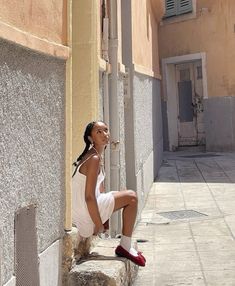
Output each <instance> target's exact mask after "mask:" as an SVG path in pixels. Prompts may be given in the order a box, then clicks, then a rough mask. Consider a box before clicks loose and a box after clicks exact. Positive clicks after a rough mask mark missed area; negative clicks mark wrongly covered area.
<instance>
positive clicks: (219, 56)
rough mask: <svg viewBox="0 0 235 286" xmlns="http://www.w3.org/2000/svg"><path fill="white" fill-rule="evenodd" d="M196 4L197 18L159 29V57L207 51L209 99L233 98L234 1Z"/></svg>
mask: <svg viewBox="0 0 235 286" xmlns="http://www.w3.org/2000/svg"><path fill="white" fill-rule="evenodd" d="M196 2H197V13H196V18H193V19H191V20H187V21H181V22H176V23H171V24H170V23H168V24H165V23H163V25H162V26H160V30H159V48H160V58H167V57H172V56H179V55H186V54H191V53H198V52H206V68H207V80H208V96H209V97H212V96H232V95H235V73H234V70H235V48H234V47H235V33H234V32H235V31H234V19H235V1H233V0H197V1H196ZM175 18H177V17H175Z"/></svg>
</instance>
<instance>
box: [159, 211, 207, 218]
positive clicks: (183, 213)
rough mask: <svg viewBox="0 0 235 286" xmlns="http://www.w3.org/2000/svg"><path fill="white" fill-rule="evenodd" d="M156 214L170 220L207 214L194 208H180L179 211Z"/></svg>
mask: <svg viewBox="0 0 235 286" xmlns="http://www.w3.org/2000/svg"><path fill="white" fill-rule="evenodd" d="M158 215H161V216H163V217H165V218H168V219H171V220H177V219H187V218H195V217H202V216H207V215H206V214H203V213H199V212H197V211H194V210H180V211H170V212H161V213H158Z"/></svg>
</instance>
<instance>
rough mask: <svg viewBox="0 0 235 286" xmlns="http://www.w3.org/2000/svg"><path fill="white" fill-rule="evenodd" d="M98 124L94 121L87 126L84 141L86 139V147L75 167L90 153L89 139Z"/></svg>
mask: <svg viewBox="0 0 235 286" xmlns="http://www.w3.org/2000/svg"><path fill="white" fill-rule="evenodd" d="M96 123H97V121H92V122H90V123H89V124H87V126H86V129H85V132H84V135H83V139H84V142H85V143H86V147H85V149H84V150H83V151H82V153H81V154H80V155H79V156H78V158H77V160H76V161H75V162H74V163H73V165H74V166H75V167H76V166H77V165H78V162H79V161H81V160H82V158H83V156H84V155H85V154H86V153H87V152H88V150H89V148H90V145H91V142H90V140H89V138H88V137H89V136H91V131H92V129H93V127H94V125H95V124H96Z"/></svg>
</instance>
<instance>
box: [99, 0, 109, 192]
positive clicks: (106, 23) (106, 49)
mask: <svg viewBox="0 0 235 286" xmlns="http://www.w3.org/2000/svg"><path fill="white" fill-rule="evenodd" d="M104 6H105V15H104V18H103V19H102V21H103V38H102V46H101V47H102V58H103V59H104V60H105V61H106V70H105V71H104V73H103V84H104V86H103V88H104V102H103V105H104V122H105V123H106V124H107V125H108V126H109V125H110V124H109V71H110V68H109V18H108V6H107V0H105V1H104ZM104 163H105V172H106V176H105V189H106V190H110V145H108V146H107V148H106V150H105V157H104Z"/></svg>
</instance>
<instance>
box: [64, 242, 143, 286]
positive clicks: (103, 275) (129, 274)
mask: <svg viewBox="0 0 235 286" xmlns="http://www.w3.org/2000/svg"><path fill="white" fill-rule="evenodd" d="M118 243H119V241H118V240H117V239H99V238H97V239H96V245H95V247H94V248H93V249H92V251H93V252H92V253H91V254H89V255H88V256H87V257H85V258H83V259H80V260H78V262H77V265H75V266H74V267H73V268H72V270H71V271H70V272H69V274H68V286H75V285H80V286H83V285H84V286H85V285H86V286H96V285H97V286H98V285H99V286H100V285H104V286H127V285H132V284H133V282H134V280H135V278H136V276H137V272H138V266H137V265H135V264H134V263H132V262H131V261H130V260H128V259H126V258H122V257H116V256H115V248H116V246H117V244H118Z"/></svg>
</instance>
